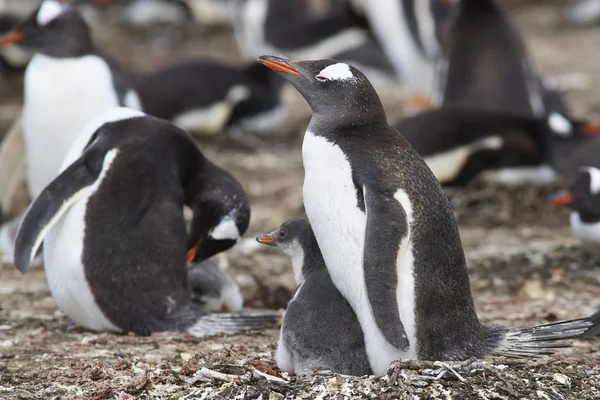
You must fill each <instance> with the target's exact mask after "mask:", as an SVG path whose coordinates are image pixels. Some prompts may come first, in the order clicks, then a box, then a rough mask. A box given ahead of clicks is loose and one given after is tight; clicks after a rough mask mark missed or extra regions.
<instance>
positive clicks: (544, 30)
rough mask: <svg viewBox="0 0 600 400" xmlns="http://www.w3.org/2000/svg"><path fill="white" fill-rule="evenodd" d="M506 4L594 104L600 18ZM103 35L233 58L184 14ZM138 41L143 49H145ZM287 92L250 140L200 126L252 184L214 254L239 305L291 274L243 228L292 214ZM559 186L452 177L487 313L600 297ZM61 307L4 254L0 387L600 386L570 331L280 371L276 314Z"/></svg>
mask: <svg viewBox="0 0 600 400" xmlns="http://www.w3.org/2000/svg"><path fill="white" fill-rule="evenodd" d="M510 4H511V9H512V11H513V13H514V15H515V16H516V18H517V22H518V24H519V26H520V27H521V28H522V29H523V31H524V34H525V36H526V38H527V41H528V44H529V47H530V50H531V53H532V55H533V57H534V58H535V60H536V62H537V66H538V69H539V70H540V71H542V72H544V73H545V74H550V75H552V76H554V77H555V78H556V80H557V82H558V83H559V85H561V86H562V87H564V88H565V89H567V92H568V96H569V100H570V101H571V104H572V107H573V110H574V112H575V113H576V114H577V115H582V116H583V115H585V116H587V117H592V118H600V96H598V95H597V93H596V88H597V87H599V83H600V74H598V72H597V68H598V67H597V66H598V62H599V60H600V57H599V56H598V42H599V40H598V39H600V28H590V29H585V30H578V29H563V28H559V27H558V24H557V21H556V16H557V13H556V7H555V6H556V4H557V3H556V2H551V1H544V2H541V1H511V2H510ZM107 28H109V29H107ZM98 37H99V40H100V42H102V43H103V44H104V46H105V47H106V48H110V50H111V52H112V53H113V54H114V55H115V56H116V58H117V59H119V60H120V61H121V62H123V63H125V64H126V65H127V66H128V67H129V68H131V69H132V70H133V71H138V72H144V71H148V70H151V69H152V68H155V67H157V66H160V65H165V64H167V63H170V62H173V61H174V60H175V59H177V58H185V57H189V56H206V55H210V56H214V57H217V58H219V59H223V60H227V61H231V62H235V61H236V60H237V59H238V56H237V53H236V52H235V51H236V50H235V44H234V42H233V41H232V39H231V32H230V31H229V30H228V29H216V30H203V29H200V28H197V27H193V26H187V27H185V29H184V30H183V31H181V32H175V33H173V32H171V34H170V40H169V41H168V42H166V43H165V42H164V40H162V39H161V40H159V39H156V37H157V35H156V34H149V35H148V34H147V33H144V34H142V33H141V32H138V31H132V30H131V29H128V28H125V27H122V26H120V25H118V24H116V25H109V26H108V27H107V26H103V27H102V29H101V30H100V31H99V35H98ZM206 38H210V40H207V39H206ZM145 42H147V43H150V46H149V47H146V48H151V49H152V51H151V52H150V54H148V53H145V52H144V50H141V47H140V45H141V44H142V43H145ZM169 48H172V49H174V50H173V52H170V51H167V49H169ZM19 93H20V83H19V79H18V77H0V125H2V126H6V125H8V124H9V123H10V121H11V120H12V118H14V116H15V115H16V113H17V112H18V109H19V104H20V103H19V102H20V99H19ZM388 94H389V93H388ZM287 97H289V98H290V101H291V102H293V104H294V107H293V109H294V115H293V116H292V118H291V122H290V127H291V129H290V131H291V132H293V133H292V134H289V135H285V136H283V137H280V136H278V137H274V138H268V139H260V140H261V141H264V143H263V145H262V146H261V149H260V150H259V151H250V150H248V149H247V148H244V147H243V146H240V145H239V144H238V143H237V142H236V141H234V140H232V139H231V138H229V137H227V135H224V136H222V137H219V138H215V137H210V138H201V139H199V143H200V146H201V148H202V149H203V151H204V152H205V153H206V154H207V156H209V157H210V158H211V159H212V160H214V161H215V162H217V163H218V164H220V165H222V166H224V167H226V168H228V169H229V170H231V171H232V172H233V173H234V174H235V175H236V177H237V178H238V179H239V180H240V181H241V182H243V185H244V187H245V189H246V190H247V191H248V194H249V195H250V197H251V202H252V212H253V214H252V221H251V226H250V229H249V231H248V233H247V235H246V238H247V240H245V241H244V242H243V243H242V244H241V245H239V246H237V247H236V248H234V249H233V250H231V251H229V252H227V254H223V255H220V256H218V260H219V262H220V263H221V265H222V266H223V267H224V268H226V269H227V271H228V272H230V273H231V274H232V276H234V277H235V279H236V280H237V281H238V283H239V284H240V287H241V288H242V291H243V294H244V297H245V299H246V306H247V307H248V308H271V309H279V308H282V307H284V306H285V304H286V302H287V299H288V298H289V295H290V293H291V290H293V287H294V282H293V276H292V274H291V268H290V265H289V262H288V260H287V259H286V258H285V257H283V256H282V255H280V254H279V253H277V252H276V251H274V250H272V249H268V248H262V247H260V245H258V244H256V243H255V242H254V241H253V238H254V237H255V236H256V235H257V234H259V233H263V232H267V231H270V230H272V229H274V228H275V227H277V226H278V225H279V224H280V223H281V222H283V221H285V220H286V219H288V218H291V217H294V216H301V215H302V198H301V189H300V187H301V182H302V174H303V172H302V165H301V159H300V154H299V149H300V148H299V144H300V140H301V132H302V128H301V127H302V124H303V123H306V118H307V116H308V110H307V108H306V107H305V106H304V105H303V104H302V103H301V102H298V101H297V98H294V95H293V93H291V94H289V96H288V94H287V93H286V98H287ZM395 104H396V103H395V102H394V101H391V102H389V106H390V112H391V113H392V114H394V115H397V114H399V111H398V109H396V108H394V107H395ZM559 187H560V186H554V187H545V188H535V187H522V188H506V187H497V186H486V185H483V184H475V185H472V186H471V187H469V188H467V189H460V190H458V189H452V190H448V195H449V197H450V199H451V201H452V204H453V206H454V207H455V212H456V215H457V218H458V221H459V227H460V232H461V237H462V239H463V244H464V248H465V253H466V256H467V260H468V266H469V271H470V274H471V282H472V290H473V294H474V298H475V302H476V305H477V311H478V314H479V316H480V318H481V320H482V321H483V322H484V323H486V324H503V325H508V326H511V327H519V326H527V325H533V324H540V323H546V322H551V321H556V320H561V319H568V318H575V317H582V316H586V315H588V314H591V313H592V312H595V311H597V310H598V309H599V308H600V285H599V283H600V265H599V262H598V259H597V258H595V257H594V256H592V255H590V254H588V253H586V252H585V251H584V250H583V249H581V248H580V246H579V245H578V244H577V242H576V240H575V239H574V238H573V236H572V234H571V232H570V229H569V228H568V214H567V212H566V210H559V211H557V210H553V209H549V208H548V207H547V206H546V204H545V199H546V197H547V195H549V194H550V193H552V191H553V190H555V189H557V188H559ZM69 322H70V321H69V320H68V319H67V318H66V317H65V316H64V314H62V313H61V312H60V311H59V310H58V309H57V307H56V304H55V303H54V301H53V300H52V297H51V296H50V292H49V290H48V287H47V284H46V280H45V277H44V272H43V270H42V269H40V268H34V269H32V270H30V271H29V272H28V273H27V275H25V276H21V275H20V274H19V273H18V272H17V271H16V270H15V269H14V267H13V266H12V265H3V266H2V267H0V398H7V399H9V398H10V399H13V398H15V399H16V398H19V399H21V398H22V399H63V398H82V399H110V398H116V399H133V398H142V399H171V398H181V399H186V398H200V399H234V398H237V399H258V398H262V399H270V400H276V399H283V398H288V399H296V398H298V399H300V398H302V399H349V398H382V399H434V398H439V399H515V398H523V399H594V398H600V339H593V340H588V341H578V342H574V343H573V347H571V348H568V349H562V350H560V351H559V352H558V353H557V354H556V355H555V356H554V357H552V358H544V359H540V360H527V361H522V360H514V359H486V360H468V361H466V362H462V363H456V362H452V363H448V364H445V363H433V362H398V363H395V364H393V365H392V367H391V368H390V370H389V372H388V374H387V375H386V376H383V377H347V376H340V375H335V374H330V373H318V374H316V375H315V376H313V377H306V376H293V375H288V374H285V373H281V372H280V371H278V369H277V367H276V365H275V363H274V359H273V355H274V350H275V346H276V342H277V337H278V331H277V330H276V329H272V330H268V331H264V332H258V333H252V334H244V335H234V336H227V337H225V336H222V337H213V338H208V339H198V338H194V337H190V336H187V335H181V334H169V333H164V334H157V335H153V336H151V337H145V338H141V337H136V336H132V335H123V336H122V335H114V334H105V333H102V334H98V333H94V332H89V331H77V330H74V331H69V332H66V327H67V325H68V324H69Z"/></svg>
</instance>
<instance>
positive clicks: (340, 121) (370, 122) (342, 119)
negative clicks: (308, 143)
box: [307, 108, 387, 137]
mask: <svg viewBox="0 0 600 400" xmlns="http://www.w3.org/2000/svg"><path fill="white" fill-rule="evenodd" d="M368 111H372V112H368ZM368 111H362V112H356V110H353V109H351V108H348V109H347V110H343V112H341V113H339V111H338V112H337V113H336V115H334V116H331V115H330V114H328V113H326V112H320V111H318V110H314V109H313V115H312V118H311V119H310V123H309V124H308V128H307V129H308V130H309V131H311V132H312V133H313V134H317V135H319V136H324V137H330V136H332V135H333V136H335V135H337V134H344V135H349V134H352V133H353V132H363V131H364V130H365V128H369V127H380V126H387V119H386V116H385V113H384V112H383V108H381V110H377V109H374V108H370V109H369V110H368Z"/></svg>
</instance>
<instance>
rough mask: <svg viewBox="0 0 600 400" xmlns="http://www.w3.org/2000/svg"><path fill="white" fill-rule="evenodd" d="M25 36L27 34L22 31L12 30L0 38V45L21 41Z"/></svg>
mask: <svg viewBox="0 0 600 400" xmlns="http://www.w3.org/2000/svg"><path fill="white" fill-rule="evenodd" d="M24 37H25V35H24V34H23V32H21V31H13V32H10V33H9V34H8V35H6V36H4V37H3V38H2V39H0V47H4V46H7V45H9V44H11V43H16V42H20V41H21V40H23V38H24Z"/></svg>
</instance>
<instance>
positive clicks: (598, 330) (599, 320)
mask: <svg viewBox="0 0 600 400" xmlns="http://www.w3.org/2000/svg"><path fill="white" fill-rule="evenodd" d="M588 319H589V320H590V321H591V322H592V324H593V325H592V326H591V327H590V328H589V329H588V330H587V331H585V332H584V333H582V334H581V336H580V337H581V338H590V337H594V336H597V335H600V311H598V312H597V313H595V314H594V315H592V316H590V317H589V318H588Z"/></svg>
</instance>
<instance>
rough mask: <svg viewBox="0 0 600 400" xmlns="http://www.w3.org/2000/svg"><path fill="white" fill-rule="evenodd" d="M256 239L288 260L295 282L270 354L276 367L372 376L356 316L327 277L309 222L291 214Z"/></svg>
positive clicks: (284, 369)
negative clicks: (281, 252)
mask: <svg viewBox="0 0 600 400" xmlns="http://www.w3.org/2000/svg"><path fill="white" fill-rule="evenodd" d="M256 240H257V241H258V242H260V243H262V244H266V245H269V246H275V247H277V248H279V249H280V250H281V251H283V252H284V253H285V254H287V255H288V256H289V257H290V258H291V260H292V268H293V270H294V278H295V279H296V284H297V285H298V287H297V288H296V290H295V291H294V294H293V295H292V299H291V300H290V302H289V304H288V306H287V310H286V312H285V316H284V318H283V323H282V325H281V333H280V335H279V343H278V345H277V353H276V356H275V358H276V360H277V366H278V367H279V369H281V370H283V371H286V372H294V373H305V374H310V373H312V372H313V371H314V370H325V369H328V370H330V371H332V372H336V373H339V374H345V375H370V374H372V372H371V367H370V365H369V359H368V358H367V353H366V351H365V341H364V336H363V333H362V330H361V328H360V325H359V323H358V320H357V319H356V315H355V314H354V311H353V310H352V307H350V304H348V302H347V301H346V299H344V298H343V297H342V295H341V294H340V292H339V291H338V290H337V288H336V287H335V285H334V284H333V282H332V281H331V277H330V276H329V272H327V268H326V267H325V261H323V256H322V255H321V250H319V245H318V244H317V240H316V239H315V235H314V233H313V231H312V229H311V227H310V223H309V222H308V221H307V220H306V219H303V218H294V219H291V220H289V221H286V222H284V223H283V224H282V225H281V226H280V227H279V229H277V230H275V231H273V232H271V233H268V234H265V235H261V236H259V237H257V238H256Z"/></svg>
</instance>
